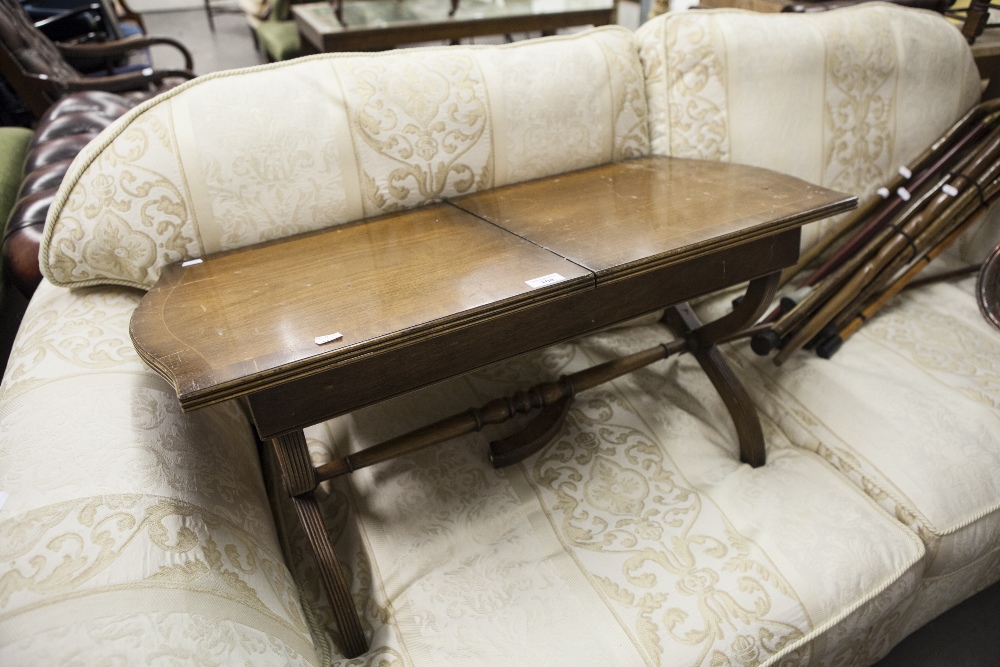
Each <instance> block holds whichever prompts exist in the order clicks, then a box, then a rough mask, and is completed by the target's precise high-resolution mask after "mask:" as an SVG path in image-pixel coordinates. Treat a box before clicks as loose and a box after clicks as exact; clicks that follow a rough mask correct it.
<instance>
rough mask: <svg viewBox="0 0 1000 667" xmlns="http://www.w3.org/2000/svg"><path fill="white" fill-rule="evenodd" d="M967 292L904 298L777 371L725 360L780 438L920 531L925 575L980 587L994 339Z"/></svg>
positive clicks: (995, 524)
mask: <svg viewBox="0 0 1000 667" xmlns="http://www.w3.org/2000/svg"><path fill="white" fill-rule="evenodd" d="M974 285H975V279H974V278H969V279H966V280H964V281H961V282H959V283H957V284H950V283H942V284H937V285H933V286H926V287H922V288H920V289H917V290H911V291H907V292H904V293H903V294H902V295H901V296H899V297H897V299H896V300H895V301H894V302H893V303H892V305H891V306H889V307H887V308H885V309H883V310H882V311H880V312H879V314H878V316H877V317H875V318H873V319H872V320H871V321H870V322H867V323H866V324H865V326H863V327H862V328H861V329H860V330H859V333H857V334H855V335H854V336H853V337H851V338H850V340H848V341H847V342H846V343H845V344H844V347H843V348H842V349H841V351H840V352H838V353H837V355H836V356H835V357H834V358H833V359H832V360H822V359H819V358H817V357H815V356H813V355H812V354H810V353H808V352H802V353H800V354H797V355H795V356H793V357H792V358H790V359H789V360H788V361H787V362H785V364H784V365H782V366H781V367H780V368H778V367H775V366H774V365H773V364H772V363H771V362H770V360H766V359H762V358H760V357H757V356H756V355H754V354H753V352H751V351H750V350H749V349H748V348H747V347H746V346H743V347H740V346H733V348H732V360H733V363H734V365H736V366H737V367H739V368H740V370H741V371H743V372H744V373H745V374H746V377H747V382H748V383H749V384H750V386H753V387H755V388H756V392H755V393H756V395H757V398H758V406H759V407H760V409H761V410H762V411H764V412H766V413H767V414H768V415H769V416H770V417H771V418H772V419H773V420H774V421H775V423H777V424H778V425H779V426H780V428H781V430H782V431H783V432H785V433H787V434H788V436H789V437H790V438H791V439H792V440H793V441H794V442H795V443H796V444H798V445H800V446H802V447H806V448H808V449H811V450H813V451H815V452H816V453H817V454H819V455H820V456H822V457H823V458H824V459H826V460H827V461H829V462H830V463H831V464H832V465H834V466H835V467H836V468H837V469H838V470H840V471H841V472H842V473H843V474H844V475H845V476H847V477H848V478H849V479H851V480H852V481H853V482H854V483H855V484H857V485H858V486H859V487H860V488H862V489H864V490H865V491H866V492H867V493H868V494H869V495H870V496H871V497H872V498H873V499H874V500H876V501H877V502H878V503H879V504H880V505H882V506H883V507H884V508H885V509H886V511H888V512H889V513H890V514H891V515H892V516H894V517H896V519H897V520H898V521H899V522H900V523H902V524H903V525H906V526H909V527H910V528H911V529H912V530H913V531H914V533H915V534H917V535H919V536H920V538H921V539H922V540H923V542H924V543H925V544H926V545H927V550H928V555H927V573H926V576H927V577H928V578H929V579H933V578H936V577H941V576H943V575H948V574H951V573H955V572H959V571H961V570H963V569H965V568H973V569H975V568H977V567H979V568H985V571H987V572H988V573H989V572H991V573H992V574H987V575H986V576H985V578H984V579H982V582H983V584H982V585H986V584H987V583H992V581H993V580H995V579H996V578H997V577H998V576H1000V571H998V567H997V564H996V560H997V559H998V558H1000V554H998V552H997V550H996V546H995V545H997V544H998V543H1000V473H998V472H997V471H998V470H1000V337H998V336H997V333H996V331H995V330H993V329H992V328H990V327H989V325H987V323H986V322H985V321H984V319H983V317H982V316H981V315H980V314H979V311H978V309H977V307H976V302H975V299H974V298H973V290H974ZM720 307H721V308H724V307H725V306H724V305H722V304H720ZM991 562H992V565H991V564H990V563H991ZM977 563H978V565H977ZM991 576H992V579H991V578H990V577H991ZM973 579H975V578H973Z"/></svg>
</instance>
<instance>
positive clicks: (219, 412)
mask: <svg viewBox="0 0 1000 667" xmlns="http://www.w3.org/2000/svg"><path fill="white" fill-rule="evenodd" d="M139 297H140V294H139V293H137V292H131V291H126V290H122V289H93V290H80V291H78V292H69V291H67V290H62V289H57V288H54V287H52V286H51V285H50V284H48V283H44V282H43V283H42V284H41V285H40V287H39V289H38V291H37V292H36V294H35V296H34V298H33V299H32V301H31V303H30V304H29V307H28V310H27V312H26V314H25V319H24V322H23V324H22V326H21V330H20V332H19V334H18V337H17V339H16V341H15V343H14V350H13V352H12V356H11V361H10V364H9V366H8V369H7V373H6V376H5V377H4V380H3V384H2V385H0V421H2V426H0V460H2V461H3V464H2V466H0V489H2V490H4V491H5V492H6V493H8V494H9V498H8V499H7V501H6V504H5V505H4V506H3V508H2V509H0V560H2V561H3V562H4V563H5V567H4V569H3V571H2V572H0V627H2V632H0V634H2V636H3V637H4V641H3V642H0V663H2V664H27V663H36V662H37V663H45V664H63V663H66V662H69V661H70V657H71V656H72V657H74V658H75V659H76V660H78V661H81V662H83V663H85V664H108V663H110V662H114V661H122V662H124V663H127V664H148V663H150V662H152V661H153V660H154V656H162V655H164V654H168V653H169V655H172V656H176V657H177V659H178V660H179V661H181V662H188V663H189V664H207V663H208V662H213V663H214V662H217V663H218V664H283V665H284V664H289V665H306V664H315V662H316V661H315V651H314V649H313V647H312V643H311V640H310V639H309V633H308V630H307V629H306V623H305V619H304V617H303V614H302V611H301V608H300V606H299V600H298V593H297V590H296V588H295V586H294V584H293V582H292V579H291V576H290V575H289V573H288V571H287V569H286V567H285V565H284V561H283V558H282V555H281V550H280V547H279V545H278V542H277V538H276V535H275V528H274V524H273V520H272V518H271V514H270V510H269V505H268V501H267V498H266V494H265V492H264V487H263V483H262V480H261V473H260V468H259V464H258V457H257V452H256V442H255V439H254V437H253V435H252V432H251V429H250V427H249V425H248V423H247V421H246V419H245V418H244V416H243V413H242V411H241V410H240V408H239V406H238V405H236V404H234V403H227V404H223V405H218V406H215V407H212V408H209V409H207V410H200V411H198V412H197V413H194V414H190V415H188V414H182V413H181V411H180V408H179V406H178V404H177V400H176V397H175V396H174V394H173V392H172V391H171V389H170V388H169V387H168V386H166V385H165V384H164V383H163V382H162V381H160V379H159V378H158V377H157V376H156V375H155V374H153V373H152V372H151V371H149V370H148V369H147V368H146V367H145V366H144V364H143V363H142V362H141V361H140V360H139V359H138V357H137V356H136V354H135V351H134V350H133V349H132V346H131V344H130V342H129V337H128V328H127V327H128V321H129V318H130V316H131V312H132V310H133V308H134V306H135V304H136V303H137V301H138V299H139ZM57 637H58V639H56V638H57ZM210 658H211V660H210Z"/></svg>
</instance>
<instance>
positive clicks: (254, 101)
mask: <svg viewBox="0 0 1000 667" xmlns="http://www.w3.org/2000/svg"><path fill="white" fill-rule="evenodd" d="M538 63H547V64H548V66H547V67H538ZM416 91H419V94H417V92H416ZM289 100H294V103H292V104H290V103H289ZM646 121H647V117H646V96H645V90H644V84H643V79H642V69H641V67H640V66H639V59H638V54H637V53H636V51H635V48H634V44H633V37H632V33H631V32H629V31H627V30H625V29H624V28H620V27H607V28H602V29H597V30H594V31H590V32H587V33H584V34H580V35H574V36H566V37H554V38H550V39H543V40H532V41H529V42H523V43H518V44H512V45H507V46H501V47H458V48H455V47H448V48H431V49H418V50H410V51H403V52H391V53H386V54H380V55H365V56H356V55H344V54H334V55H321V56H315V57H311V58H307V59H302V60H297V61H295V62H294V63H278V64H275V65H273V66H264V67H258V68H250V69H249V70H239V71H234V72H223V73H218V74H214V75H209V76H206V77H201V78H200V79H198V80H197V81H193V82H191V84H189V85H185V86H181V87H179V88H178V89H176V91H173V92H171V93H169V94H166V95H162V96H160V97H158V98H157V99H156V100H154V101H152V102H151V103H149V104H144V105H141V106H140V107H137V108H136V109H135V110H133V112H131V113H130V114H128V115H127V116H125V117H124V118H123V119H122V120H121V121H120V122H119V123H118V124H116V125H115V126H114V127H113V128H111V130H110V131H108V132H106V133H104V134H103V135H101V137H99V138H98V139H97V140H96V141H95V142H94V143H92V144H91V145H90V146H88V148H87V149H85V150H84V151H83V152H81V154H80V156H78V158H77V161H76V162H75V163H74V166H73V168H72V170H71V171H70V173H69V174H68V175H67V177H66V179H65V180H64V182H63V185H62V188H61V189H60V192H59V195H58V196H57V198H56V200H55V201H54V202H53V206H52V209H51V210H50V214H49V219H48V222H47V225H46V230H45V236H44V238H43V241H42V249H41V252H40V261H41V266H42V271H43V273H44V274H45V275H46V277H47V278H48V279H49V280H50V281H51V282H52V283H53V284H56V285H62V286H85V285H98V284H117V285H127V286H132V287H139V288H149V287H151V286H152V285H153V283H154V282H155V281H156V278H157V277H158V276H159V271H160V268H162V267H163V266H165V265H166V264H169V263H172V262H177V261H181V260H186V259H191V258H194V257H200V256H202V255H204V254H206V253H211V252H218V251H221V250H229V249H233V248H239V247H243V246H246V245H250V244H253V243H259V242H262V241H267V240H271V239H276V238H282V237H286V236H289V235H292V234H295V233H299V232H305V231H309V230H314V229H321V228H325V227H330V226H333V225H337V224H341V223H344V222H350V221H353V220H358V219H361V218H365V217H371V216H375V215H379V214H383V213H388V212H392V211H397V210H400V209H406V208H412V207H415V206H420V205H422V204H427V203H430V202H433V201H437V200H440V199H441V198H443V197H447V196H452V195H461V194H466V193H470V192H474V191H476V190H481V189H484V188H491V187H496V186H500V185H504V184H507V183H513V182H517V181H521V180H527V179H530V178H536V177H539V176H546V175H551V174H557V173H562V172H565V171H570V170H573V169H580V168H583V167H588V166H593V165H597V164H603V163H606V162H610V161H613V160H621V159H626V158H629V157H638V156H641V155H646V154H648V152H649V139H648V130H647V122H646ZM304 128H308V129H307V130H304ZM246 137H253V138H254V140H253V141H252V142H248V141H246V139H245V138H246Z"/></svg>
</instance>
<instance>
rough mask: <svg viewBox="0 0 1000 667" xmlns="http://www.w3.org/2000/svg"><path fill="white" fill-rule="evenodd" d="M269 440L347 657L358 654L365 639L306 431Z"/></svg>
mask: <svg viewBox="0 0 1000 667" xmlns="http://www.w3.org/2000/svg"><path fill="white" fill-rule="evenodd" d="M272 442H273V443H274V450H275V454H276V455H277V460H278V466H279V467H280V469H281V477H282V480H283V482H284V484H285V490H286V491H287V492H288V495H289V496H291V498H292V503H293V504H294V506H295V512H296V513H297V514H298V516H299V520H300V521H301V522H302V527H303V529H304V530H305V532H306V536H307V537H308V538H309V544H310V545H311V546H312V548H313V552H314V554H315V555H316V561H317V563H318V565H319V571H320V575H321V576H322V578H323V585H324V586H325V588H326V593H327V595H328V596H329V598H330V604H331V605H332V607H333V616H334V619H336V621H337V625H338V627H339V628H340V634H341V636H342V639H343V643H344V646H343V647H342V648H343V649H344V653H345V654H346V655H347V657H348V658H354V657H357V656H359V655H361V654H362V653H364V652H365V651H367V650H368V641H367V640H366V639H365V633H364V630H363V629H362V627H361V617H360V616H358V610H357V608H356V607H355V606H354V599H353V598H352V597H351V590H350V588H349V587H348V585H347V580H346V579H345V578H344V572H343V570H342V568H341V567H340V561H339V560H338V559H337V554H336V552H335V551H334V550H333V544H332V543H331V542H330V535H329V533H328V532H327V530H326V523H325V522H324V521H323V515H322V514H321V513H320V509H319V504H318V503H317V502H316V497H315V495H314V491H315V489H316V485H317V482H316V471H315V468H313V466H312V463H311V462H310V460H309V449H308V447H307V446H306V438H305V435H304V434H303V433H302V431H294V432H292V433H289V434H287V435H282V436H278V437H277V438H274V440H273V441H272Z"/></svg>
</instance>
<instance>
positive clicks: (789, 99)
mask: <svg viewBox="0 0 1000 667" xmlns="http://www.w3.org/2000/svg"><path fill="white" fill-rule="evenodd" d="M636 39H637V40H638V42H639V50H640V56H641V58H642V61H643V65H644V67H645V68H646V89H647V99H648V105H649V121H650V142H651V147H652V151H653V153H655V154H657V155H672V156H675V157H688V158H700V159H709V160H726V161H730V162H736V163H742V164H751V165H755V166H759V167H766V168H768V169H774V170H775V171H780V172H782V173H786V174H791V175H793V176H797V177H799V178H802V179H804V180H807V181H809V182H811V183H816V184H817V185H823V186H825V187H829V188H833V189H835V190H840V191H843V192H847V193H850V194H853V195H857V196H858V197H859V198H860V199H861V203H862V204H864V203H865V202H866V201H867V200H868V198H870V197H873V196H875V191H876V189H877V188H878V187H880V186H881V185H883V184H884V183H885V182H886V181H887V180H889V179H890V178H891V177H892V176H895V174H896V171H897V169H898V168H899V167H900V166H901V165H905V164H906V163H907V161H909V160H912V159H913V158H915V157H916V156H917V155H919V154H920V153H921V152H922V151H924V149H925V148H927V146H929V145H930V144H931V143H932V142H933V141H935V140H936V139H937V138H938V137H939V136H940V135H941V134H942V133H943V132H944V131H945V130H946V129H947V128H948V127H950V126H951V124H952V123H953V122H954V121H955V120H957V119H958V118H959V117H960V116H961V115H962V114H963V113H964V112H965V111H966V110H967V109H968V108H969V107H971V106H972V105H973V104H975V103H976V102H977V101H978V100H979V95H980V86H979V81H980V78H979V73H978V71H977V70H976V67H975V64H974V63H973V59H972V55H971V52H970V51H969V47H968V44H967V43H966V42H965V39H964V38H963V37H962V35H961V33H960V32H959V31H958V30H956V29H955V26H954V25H952V24H951V23H949V22H948V21H946V20H945V19H944V18H943V17H942V16H941V15H940V14H936V13H933V12H928V11H922V10H913V9H909V8H904V7H900V6H898V5H894V4H886V3H868V2H866V3H863V4H860V5H857V6H853V7H846V8H842V9H837V10H834V11H828V12H817V13H811V14H789V13H777V14H767V13H758V12H744V11H738V10H724V9H723V10H705V11H697V12H676V13H674V12H672V13H669V14H665V15H663V16H659V17H657V18H655V19H653V20H651V21H649V22H648V23H645V24H643V25H642V26H641V27H640V28H639V30H638V31H637V32H636ZM839 219H840V218H839V217H835V218H830V219H827V220H821V221H819V222H816V223H813V224H811V225H809V226H807V227H806V228H805V229H804V232H803V246H804V247H807V246H810V245H812V244H813V243H814V242H815V241H816V240H817V239H818V238H820V237H821V236H822V235H823V234H825V233H826V232H828V231H829V230H830V229H832V228H833V227H834V226H835V225H836V224H837V222H838V220H839Z"/></svg>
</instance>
